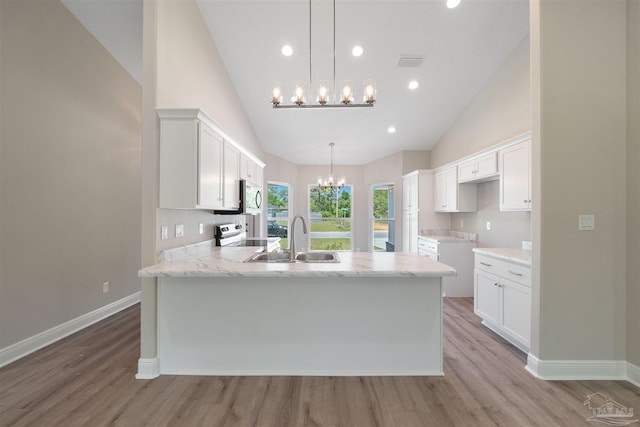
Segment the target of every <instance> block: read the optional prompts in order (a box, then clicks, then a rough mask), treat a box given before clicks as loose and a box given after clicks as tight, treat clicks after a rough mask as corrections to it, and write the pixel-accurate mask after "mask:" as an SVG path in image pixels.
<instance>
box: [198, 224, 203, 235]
mask: <svg viewBox="0 0 640 427" xmlns="http://www.w3.org/2000/svg"><path fill="white" fill-rule="evenodd" d="M198 234H204V224H203V223H200V224H198Z"/></svg>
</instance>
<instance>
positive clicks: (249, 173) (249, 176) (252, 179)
mask: <svg viewBox="0 0 640 427" xmlns="http://www.w3.org/2000/svg"><path fill="white" fill-rule="evenodd" d="M257 168H258V165H257V164H256V163H255V162H254V161H253V160H251V159H250V158H249V157H247V156H246V155H244V154H240V178H242V179H244V180H245V181H247V182H248V183H250V184H253V185H256V184H258V182H257V180H256V178H257V176H256V169H257Z"/></svg>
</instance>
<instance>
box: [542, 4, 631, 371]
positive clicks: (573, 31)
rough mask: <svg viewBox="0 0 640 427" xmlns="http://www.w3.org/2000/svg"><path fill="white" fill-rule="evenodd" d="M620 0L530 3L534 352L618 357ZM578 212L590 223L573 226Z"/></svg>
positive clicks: (622, 96) (622, 190)
mask: <svg viewBox="0 0 640 427" xmlns="http://www.w3.org/2000/svg"><path fill="white" fill-rule="evenodd" d="M626 6H627V3H626V2H625V1H624V0H616V1H608V0H606V1H605V0H596V1H589V2H539V1H534V2H532V3H531V10H532V18H533V19H532V26H531V41H532V49H531V50H532V63H531V65H532V104H533V108H532V112H533V126H532V151H533V155H534V165H533V171H534V175H536V176H534V191H533V198H532V199H533V206H534V211H533V218H532V222H533V242H534V254H533V267H534V275H533V290H534V295H533V297H534V302H535V304H537V307H535V309H534V312H539V319H534V320H537V322H534V324H535V323H539V330H536V331H535V333H534V335H533V337H532V348H531V352H532V354H533V355H534V356H536V357H538V358H539V359H542V360H624V359H625V353H626V351H625V350H626V331H625V298H626V296H625V293H626V277H625V276H626V274H625V271H626V263H625V258H626V256H627V252H626V251H627V245H626V238H627V204H626V197H627V191H626V188H627V171H626V162H627V161H626V154H627V123H626V119H627V86H626V82H627V74H626V73H627V63H626V59H627V47H626V46H627V30H626V22H627V17H626ZM635 166H636V167H637V165H635ZM586 213H589V214H594V215H595V216H596V222H595V225H596V229H595V230H594V231H589V232H585V231H578V226H577V224H578V215H579V214H586ZM631 219H633V220H635V221H638V218H637V217H635V218H631ZM637 259H638V258H637V254H636V258H635V262H636V263H637ZM634 309H635V310H637V306H634ZM636 329H637V324H636Z"/></svg>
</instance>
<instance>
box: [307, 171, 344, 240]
mask: <svg viewBox="0 0 640 427" xmlns="http://www.w3.org/2000/svg"><path fill="white" fill-rule="evenodd" d="M314 187H321V186H319V185H318V184H317V183H315V184H309V185H308V186H307V219H308V222H309V234H308V235H307V247H308V248H309V250H314V249H311V239H312V237H311V233H312V231H311V223H312V220H313V219H314V218H312V217H311V188H314ZM345 187H349V189H350V194H351V216H350V217H349V218H340V217H337V218H336V217H327V218H318V219H322V220H333V221H339V220H343V221H344V220H348V221H349V223H350V225H349V249H339V250H338V251H342V252H349V251H351V252H353V247H354V245H355V242H354V226H355V221H354V219H355V215H354V211H355V206H356V204H355V186H354V185H353V184H346V185H345Z"/></svg>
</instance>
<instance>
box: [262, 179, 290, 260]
mask: <svg viewBox="0 0 640 427" xmlns="http://www.w3.org/2000/svg"><path fill="white" fill-rule="evenodd" d="M267 185H268V188H269V193H268V195H267V200H268V205H267V236H268V237H280V248H281V249H288V248H289V239H288V237H289V211H290V210H289V206H290V201H291V199H290V197H289V184H286V183H280V182H269V183H268V184H267Z"/></svg>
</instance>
